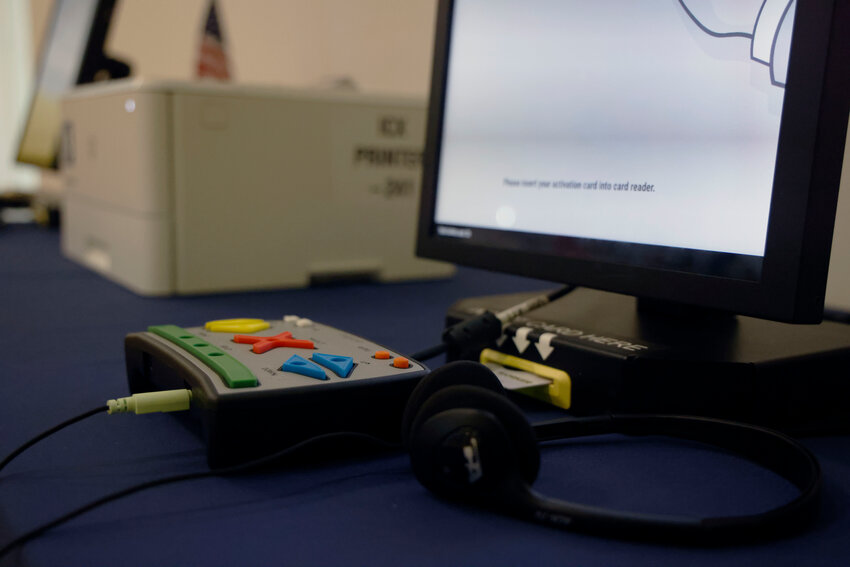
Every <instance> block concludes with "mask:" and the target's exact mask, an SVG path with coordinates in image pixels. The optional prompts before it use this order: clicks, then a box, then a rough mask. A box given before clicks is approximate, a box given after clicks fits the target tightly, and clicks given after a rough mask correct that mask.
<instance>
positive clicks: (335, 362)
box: [310, 352, 354, 378]
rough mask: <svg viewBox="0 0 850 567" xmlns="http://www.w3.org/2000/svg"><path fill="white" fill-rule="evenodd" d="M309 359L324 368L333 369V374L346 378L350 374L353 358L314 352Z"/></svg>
mask: <svg viewBox="0 0 850 567" xmlns="http://www.w3.org/2000/svg"><path fill="white" fill-rule="evenodd" d="M310 360H312V361H314V362H318V363H319V364H321V365H322V366H324V367H325V368H329V369H330V370H333V372H334V374H336V375H337V376H339V377H340V378H348V375H349V374H351V369H352V368H354V359H353V358H351V357H350V356H342V355H339V354H324V353H321V352H316V353H313V356H311V357H310Z"/></svg>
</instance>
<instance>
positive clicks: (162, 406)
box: [106, 390, 192, 415]
mask: <svg viewBox="0 0 850 567" xmlns="http://www.w3.org/2000/svg"><path fill="white" fill-rule="evenodd" d="M191 401H192V391H191V390H165V391H163V392H144V393H141V394H133V395H132V396H129V397H126V398H118V399H117V400H109V401H107V402H106V406H107V407H108V408H109V410H108V413H109V414H110V415H111V414H113V413H129V412H133V413H135V414H137V415H138V414H142V413H153V412H158V411H161V412H169V411H184V410H187V409H189V404H190V402H191Z"/></svg>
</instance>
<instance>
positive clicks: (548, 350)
mask: <svg viewBox="0 0 850 567" xmlns="http://www.w3.org/2000/svg"><path fill="white" fill-rule="evenodd" d="M557 336H558V335H556V334H555V333H543V334H542V335H540V338H539V339H537V342H536V343H534V346H536V347H537V352H539V353H540V358H542V359H543V360H546V359H547V358H549V355H550V354H552V351H553V350H555V347H553V346H552V339H554V338H555V337H557Z"/></svg>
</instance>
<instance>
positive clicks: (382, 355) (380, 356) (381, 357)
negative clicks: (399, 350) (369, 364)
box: [372, 350, 390, 360]
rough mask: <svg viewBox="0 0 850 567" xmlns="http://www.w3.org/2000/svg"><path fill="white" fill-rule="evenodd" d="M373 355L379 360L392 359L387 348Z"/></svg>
mask: <svg viewBox="0 0 850 567" xmlns="http://www.w3.org/2000/svg"><path fill="white" fill-rule="evenodd" d="M372 356H374V357H375V358H377V359H379V360H389V359H390V353H388V352H387V351H385V350H379V351H375V354H373V355H372Z"/></svg>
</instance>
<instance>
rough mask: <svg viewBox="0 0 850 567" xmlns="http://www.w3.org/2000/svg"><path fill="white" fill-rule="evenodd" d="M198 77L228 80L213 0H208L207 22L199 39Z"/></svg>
mask: <svg viewBox="0 0 850 567" xmlns="http://www.w3.org/2000/svg"><path fill="white" fill-rule="evenodd" d="M197 75H198V77H212V78H214V79H221V80H224V81H227V80H230V70H229V69H228V65H227V53H226V52H225V50H224V38H223V37H222V35H221V27H220V26H219V25H218V14H217V13H216V9H215V0H210V9H209V12H208V13H207V23H206V25H205V26H204V35H203V38H202V39H201V52H200V53H199V55H198V73H197Z"/></svg>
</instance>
